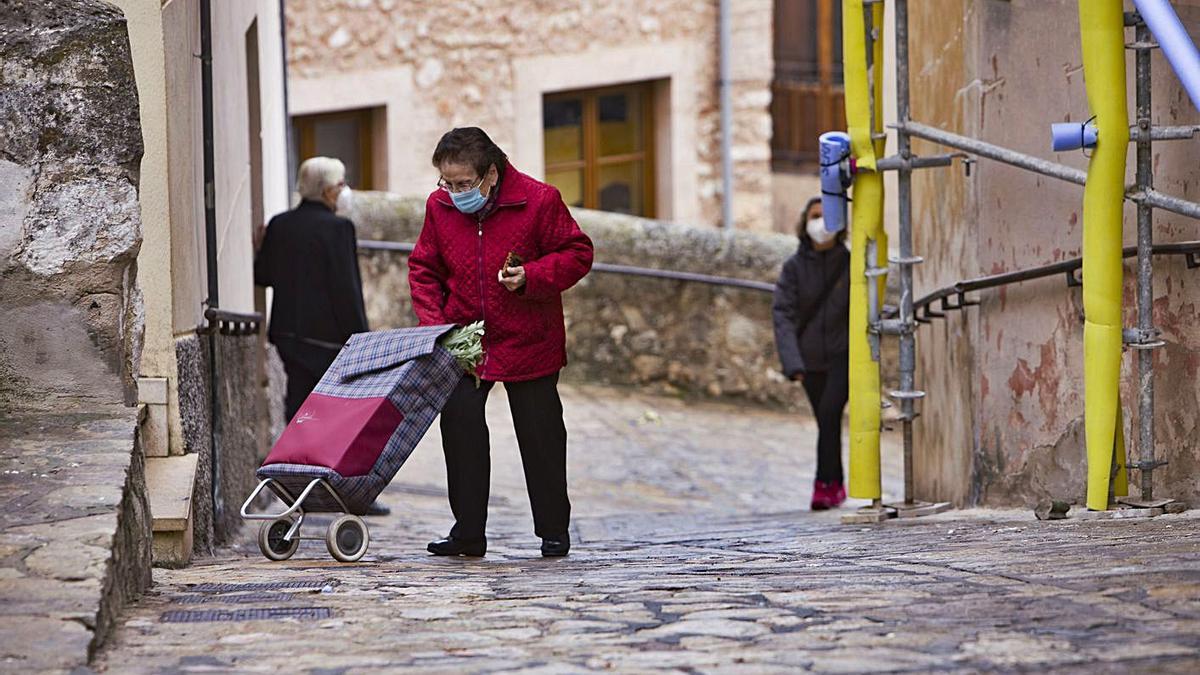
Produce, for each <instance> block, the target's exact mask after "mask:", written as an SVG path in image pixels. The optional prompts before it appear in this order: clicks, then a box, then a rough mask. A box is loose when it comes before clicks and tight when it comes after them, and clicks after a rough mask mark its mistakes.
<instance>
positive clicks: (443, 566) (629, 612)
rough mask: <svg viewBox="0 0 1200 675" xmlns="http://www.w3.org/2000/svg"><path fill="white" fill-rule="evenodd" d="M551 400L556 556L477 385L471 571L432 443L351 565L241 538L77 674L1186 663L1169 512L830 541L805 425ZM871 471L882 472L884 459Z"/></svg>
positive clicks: (1194, 620)
mask: <svg viewBox="0 0 1200 675" xmlns="http://www.w3.org/2000/svg"><path fill="white" fill-rule="evenodd" d="M564 398H565V404H566V408H567V423H568V428H569V430H570V432H571V447H570V462H571V464H570V476H571V485H572V499H573V503H574V514H575V515H574V526H573V531H572V536H573V538H574V540H575V542H574V547H573V549H572V551H571V555H570V556H569V557H568V558H565V559H558V560H546V559H542V558H541V557H539V555H538V548H537V547H538V543H539V542H538V540H537V539H536V538H535V537H534V536H533V534H532V521H531V518H530V516H529V508H528V502H527V500H526V497H525V490H524V481H523V478H522V476H521V470H520V462H519V459H518V456H517V451H516V447H515V441H514V437H513V432H512V427H511V424H510V423H509V421H508V417H507V407H506V405H505V402H504V400H503V395H502V391H500V390H499V389H498V390H497V392H496V396H495V398H494V399H493V403H492V406H491V413H490V414H491V416H492V425H491V429H492V439H493V479H492V484H493V492H492V508H491V522H490V528H489V544H490V545H489V549H488V555H487V557H486V558H483V559H444V558H433V557H430V556H428V554H426V553H425V550H424V547H425V543H426V542H427V541H429V540H431V539H434V538H437V537H440V536H442V535H444V534H445V532H446V531H447V530H448V528H449V525H450V516H449V507H448V505H447V504H446V499H445V487H444V486H445V475H444V467H443V465H442V458H441V451H440V441H439V439H438V437H437V432H436V431H437V430H436V428H435V429H434V430H433V431H431V433H430V434H429V436H427V438H426V439H425V441H424V442H423V443H422V446H421V447H420V448H418V450H417V451H416V453H415V454H414V455H413V457H412V459H411V460H410V461H409V463H408V464H407V465H406V466H405V467H404V468H403V469H402V470H401V472H400V474H399V475H398V476H397V478H396V480H395V482H394V483H393V484H392V486H391V487H390V488H389V489H388V491H387V492H385V493H384V500H385V501H386V502H387V503H388V504H389V505H390V506H391V507H392V508H393V514H392V515H391V516H390V517H387V518H376V519H371V521H370V524H371V526H372V531H371V535H372V544H371V550H370V551H369V552H368V554H367V557H366V558H365V559H364V561H363V562H361V563H358V564H350V565H347V564H339V563H336V562H334V561H332V560H331V559H330V558H329V556H328V554H327V553H326V551H325V548H324V546H323V545H322V544H321V543H319V542H305V543H304V545H303V546H302V547H301V549H300V551H299V553H297V555H296V557H294V558H293V559H291V560H289V561H287V562H284V563H272V562H268V561H267V560H265V559H264V558H262V556H261V555H260V554H259V553H258V550H257V547H256V545H255V544H254V543H253V540H252V539H253V538H252V532H251V530H250V529H249V528H247V529H246V531H245V533H244V534H243V536H242V537H241V538H240V540H239V541H238V542H237V543H236V545H235V546H234V547H233V548H231V549H226V550H220V551H217V552H216V555H215V556H214V557H212V558H209V559H203V560H200V561H198V562H196V563H195V564H193V565H192V566H191V567H189V568H186V569H181V570H164V569H157V570H155V572H154V578H155V587H154V588H153V589H152V590H151V591H150V592H149V593H148V594H147V595H146V596H145V597H144V598H143V599H142V600H141V601H140V603H139V604H137V605H136V606H134V607H132V608H130V609H129V610H128V611H127V612H126V613H125V614H124V615H123V616H122V617H121V619H120V621H119V627H118V629H117V632H116V635H115V636H114V638H113V639H112V640H111V641H110V643H109V645H108V647H107V648H106V649H105V650H104V651H103V652H102V653H101V654H99V655H98V657H97V659H96V662H95V667H96V668H98V669H100V670H106V669H107V670H108V671H110V672H150V671H153V672H212V671H233V670H236V671H239V672H258V671H261V672H312V673H340V672H349V673H353V672H363V671H366V670H376V669H377V670H402V669H412V670H413V671H416V672H444V673H458V672H470V671H507V670H513V671H522V672H547V673H550V672H553V673H564V672H591V671H615V672H648V671H674V672H753V673H760V672H795V671H799V670H813V671H824V672H854V671H872V672H879V671H929V670H949V671H979V670H992V669H1000V670H1042V669H1055V670H1059V671H1065V672H1080V673H1082V672H1088V673H1094V672H1104V671H1118V670H1120V671H1123V672H1129V671H1133V672H1179V673H1185V672H1189V673H1190V672H1197V670H1200V519H1197V518H1194V517H1191V516H1190V515H1189V514H1183V515H1179V516H1163V517H1160V518H1157V519H1153V520H1148V521H1115V522H1114V521H1108V522H1098V521H1074V520H1068V521H1058V522H1038V521H1036V520H1034V519H1033V516H1032V513H1031V511H1029V510H1022V511H1019V512H1018V511H986V512H985V511H965V512H964V511H951V512H949V513H946V514H942V515H939V516H935V517H932V518H929V519H925V520H921V521H920V522H891V523H887V524H884V525H878V526H843V525H841V524H840V523H839V520H838V515H839V514H838V513H824V514H813V513H810V512H808V511H807V504H808V498H809V490H810V488H811V483H812V464H813V457H812V455H813V451H812V449H811V448H812V443H813V439H814V436H815V426H814V425H813V424H812V423H811V422H810V421H809V420H807V419H804V418H800V417H797V416H791V415H785V414H782V413H773V412H767V411H762V410H757V409H740V408H735V407H731V406H725V405H716V404H693V405H685V404H683V403H681V402H678V401H674V400H670V399H657V398H648V397H645V396H642V395H639V394H636V393H632V392H628V391H617V390H608V389H593V388H579V387H570V388H564ZM886 455H887V456H886V458H885V463H884V471H885V475H886V476H888V477H889V479H891V480H893V481H895V480H896V479H897V478H899V476H900V471H899V466H898V464H897V462H896V459H897V458H896V452H895V448H894V447H889V448H887V449H886ZM886 487H887V488H888V491H889V492H890V493H891V494H892V495H896V488H897V485H896V484H895V483H891V484H889V485H887V486H886ZM843 512H845V511H844V510H843ZM307 532H308V533H309V534H317V533H318V532H323V529H319V528H317V527H313V528H312V529H310V530H307ZM277 582H290V584H288V587H287V588H282V589H280V588H273V587H271V586H270V584H274V583H277ZM258 610H266V611H258ZM256 614H257V615H259V616H265V617H270V618H261V619H260V618H256V617H255V615H256ZM272 614H274V616H272ZM289 614H291V615H292V616H288V615H289Z"/></svg>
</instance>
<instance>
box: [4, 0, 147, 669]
mask: <svg viewBox="0 0 1200 675" xmlns="http://www.w3.org/2000/svg"><path fill="white" fill-rule="evenodd" d="M137 101H138V99H137V90H136V88H135V86H134V76H133V66H132V62H131V58H130V48H129V40H128V37H127V33H126V25H125V20H124V18H123V17H122V15H121V13H120V12H119V11H117V10H115V9H114V8H113V7H112V6H111V5H109V4H108V3H106V2H102V1H100V0H9V1H7V2H4V3H2V7H0V457H2V458H3V465H4V469H5V471H4V474H5V476H4V480H3V481H0V514H2V516H0V530H2V531H3V538H4V545H3V546H0V568H3V569H0V572H3V573H2V574H0V586H2V588H0V597H2V598H3V600H0V604H2V605H3V608H4V609H3V614H4V621H2V622H0V623H2V624H3V626H2V627H0V628H2V630H0V633H2V636H0V649H2V653H0V662H2V663H3V664H4V668H5V669H8V668H12V669H15V670H20V671H22V672H67V671H71V672H75V671H82V670H87V662H88V659H89V657H90V655H91V654H93V653H94V651H95V650H96V649H97V648H98V647H100V646H101V645H102V644H103V642H104V640H105V639H106V638H107V637H108V635H109V633H110V632H111V630H112V628H113V625H114V623H115V621H116V617H117V615H118V613H119V612H120V611H121V609H122V607H123V606H124V605H125V604H126V603H127V602H129V601H131V600H133V599H134V598H136V597H137V595H138V594H139V593H141V592H142V590H144V589H145V588H147V587H148V586H149V585H150V582H151V577H150V556H151V554H150V548H151V547H150V540H151V523H150V513H149V505H148V500H147V495H146V485H145V472H144V463H143V454H142V448H141V445H140V443H139V439H138V430H137V429H138V411H137V410H136V409H134V408H132V407H129V406H128V405H127V404H132V403H133V401H134V400H135V395H136V389H135V385H134V374H135V373H136V372H137V367H138V361H139V356H140V355H139V351H140V345H141V327H142V309H141V300H140V297H139V295H138V291H137V287H136V258H137V253H138V247H139V246H140V244H141V221H140V217H139V210H138V164H139V160H140V158H141V154H142V139H141V132H140V127H139V119H138V105H137Z"/></svg>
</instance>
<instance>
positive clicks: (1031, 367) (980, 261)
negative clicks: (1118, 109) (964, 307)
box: [913, 0, 1200, 505]
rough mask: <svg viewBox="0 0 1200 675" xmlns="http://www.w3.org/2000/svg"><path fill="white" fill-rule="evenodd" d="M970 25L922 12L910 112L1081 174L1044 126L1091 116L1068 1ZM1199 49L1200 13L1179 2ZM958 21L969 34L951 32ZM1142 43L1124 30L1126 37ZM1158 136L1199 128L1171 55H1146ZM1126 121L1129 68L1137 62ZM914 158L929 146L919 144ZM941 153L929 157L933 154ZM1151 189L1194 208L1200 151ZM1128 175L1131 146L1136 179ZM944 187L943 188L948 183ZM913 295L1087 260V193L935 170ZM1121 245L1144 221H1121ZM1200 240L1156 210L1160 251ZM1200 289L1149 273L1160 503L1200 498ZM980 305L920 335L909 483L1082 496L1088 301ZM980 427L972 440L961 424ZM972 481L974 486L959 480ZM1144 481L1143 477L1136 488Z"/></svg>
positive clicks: (1186, 148) (1170, 266)
mask: <svg viewBox="0 0 1200 675" xmlns="http://www.w3.org/2000/svg"><path fill="white" fill-rule="evenodd" d="M959 4H961V5H962V9H963V11H962V12H950V11H945V8H944V7H943V6H942V4H941V3H938V6H937V8H936V11H935V8H933V7H931V6H929V5H926V4H923V3H921V4H914V5H913V9H914V14H915V16H914V30H913V40H914V49H913V53H914V65H913V76H914V77H913V83H914V84H913V95H914V115H915V117H916V118H917V119H920V120H921V121H925V122H928V123H932V124H935V125H937V126H941V127H944V128H947V129H950V130H954V131H958V132H960V133H964V134H966V135H968V136H975V137H978V138H981V139H983V140H986V141H988V142H991V143H996V144H998V145H1002V146H1005V147H1009V148H1012V149H1014V150H1018V151H1021V152H1025V153H1028V154H1032V155H1035V156H1039V157H1045V158H1047V159H1051V160H1053V161H1056V162H1060V163H1062V164H1066V165H1069V166H1075V167H1078V168H1081V169H1086V166H1087V160H1086V158H1085V157H1083V155H1082V154H1081V153H1079V152H1071V153H1053V152H1051V151H1050V149H1049V147H1048V144H1049V143H1048V140H1049V135H1048V131H1049V124H1050V123H1052V122H1060V121H1076V122H1081V121H1084V120H1086V119H1087V118H1088V117H1090V115H1091V113H1090V112H1088V107H1087V101H1086V91H1085V89H1084V82H1083V72H1082V66H1081V57H1080V48H1079V29H1078V15H1077V12H1078V10H1077V6H1076V3H1074V2H1069V1H1067V0H1055V1H1053V2H1047V1H1033V0H1014V1H1013V2H994V1H992V0H964V1H963V2H961V3H959ZM1175 4H1177V5H1178V6H1179V7H1178V11H1180V14H1181V16H1182V17H1183V18H1184V21H1185V23H1186V24H1187V25H1188V27H1189V29H1190V30H1191V32H1192V33H1193V35H1195V34H1197V32H1198V31H1197V29H1198V28H1200V3H1198V2H1186V3H1175ZM960 16H961V17H965V18H963V19H961V20H960V19H959V18H958V17H960ZM1128 35H1129V36H1130V37H1131V38H1132V31H1130V32H1129V33H1128ZM1153 70H1154V77H1155V85H1154V94H1153V98H1154V102H1155V103H1154V120H1153V121H1154V123H1155V124H1196V123H1198V122H1200V114H1197V112H1196V111H1195V110H1194V109H1193V108H1192V107H1191V104H1190V103H1189V102H1188V101H1187V99H1186V97H1185V96H1184V95H1183V93H1182V90H1181V88H1180V87H1179V85H1178V82H1177V80H1176V78H1175V76H1174V74H1173V73H1172V72H1171V70H1170V67H1169V65H1168V64H1167V63H1166V61H1165V59H1163V57H1162V55H1161V54H1159V53H1157V52H1156V53H1155V54H1154V56H1153ZM1128 72H1129V92H1130V93H1129V100H1130V114H1131V116H1132V115H1133V87H1134V80H1133V56H1132V53H1130V54H1129V55H1128ZM918 147H921V146H918ZM930 150H932V148H928V149H924V150H922V151H930ZM1154 166H1155V179H1156V187H1158V188H1159V189H1160V190H1163V191H1164V192H1168V193H1170V194H1175V195H1178V196H1181V197H1184V198H1188V199H1192V200H1196V199H1197V198H1200V185H1198V181H1200V169H1198V168H1197V166H1196V163H1195V144H1194V142H1184V143H1176V144H1165V143H1163V144H1158V145H1156V151H1155V159H1154ZM1133 176H1134V148H1133V146H1132V145H1131V146H1130V152H1129V172H1128V180H1129V181H1130V182H1132V180H1133ZM947 177H949V178H950V180H949V181H948V182H947V181H946V180H945V179H946V178H947ZM915 191H916V195H915V200H914V202H915V204H916V213H917V215H916V218H915V222H916V224H917V228H918V229H917V237H916V241H917V244H916V245H917V252H918V253H919V254H921V255H924V256H925V257H926V260H929V261H930V262H928V263H926V265H924V266H923V267H922V268H920V269H919V272H918V282H917V287H918V289H919V292H924V291H928V290H932V289H933V288H935V287H940V286H944V285H946V284H949V283H952V282H953V281H955V280H956V279H961V278H969V277H975V276H981V275H984V274H994V273H999V272H1006V271H1014V270H1019V269H1025V268H1029V267H1034V266H1037V265H1042V264H1047V263H1051V262H1055V261H1059V260H1063V259H1066V258H1071V257H1075V256H1078V255H1079V254H1080V251H1081V239H1082V228H1083V222H1082V211H1081V201H1082V194H1083V192H1082V188H1080V187H1078V186H1075V185H1070V184H1066V183H1061V182H1058V181H1055V180H1053V179H1049V178H1044V177H1041V176H1038V175H1035V174H1032V173H1028V172H1024V171H1021V170H1018V169H1015V168H1010V167H1007V166H1004V165H1000V164H997V163H994V162H989V161H987V160H982V161H981V162H980V164H979V165H978V166H977V168H976V171H975V172H974V173H973V175H972V177H971V178H969V179H964V178H962V176H961V174H960V173H957V172H955V173H954V174H953V175H948V174H945V173H936V174H935V173H934V172H928V173H926V174H923V175H921V176H919V177H918V179H917V180H916V181H915ZM1125 215H1126V218H1125V243H1126V245H1132V244H1133V243H1135V241H1136V215H1135V209H1134V208H1133V206H1132V205H1131V204H1127V206H1126V211H1125ZM1197 238H1200V224H1197V223H1196V222H1194V221H1188V220H1187V219H1184V218H1179V217H1174V216H1170V215H1169V214H1164V213H1161V212H1158V213H1156V214H1155V240H1156V241H1159V242H1165V241H1181V240H1188V239H1197ZM1125 279H1126V283H1125V323H1126V325H1133V324H1134V323H1135V321H1136V312H1135V288H1136V286H1135V272H1134V267H1133V264H1132V262H1130V263H1128V264H1127V265H1126V266H1125ZM1198 284H1200V280H1198V279H1197V278H1196V277H1195V272H1192V271H1188V270H1186V269H1185V267H1184V264H1183V261H1182V260H1173V259H1168V258H1159V259H1156V261H1155V296H1156V299H1155V322H1156V324H1157V325H1159V326H1160V327H1161V328H1162V329H1163V331H1164V339H1166V340H1167V342H1168V345H1167V347H1166V348H1165V349H1163V350H1160V351H1158V352H1156V354H1155V368H1156V380H1155V381H1156V385H1157V391H1158V395H1157V408H1156V434H1157V439H1158V447H1159V448H1160V453H1165V455H1166V457H1165V458H1166V459H1168V460H1169V461H1170V462H1171V464H1170V465H1169V466H1168V467H1166V468H1165V469H1164V470H1160V471H1157V472H1156V473H1155V480H1156V491H1157V492H1156V494H1163V495H1165V496H1171V497H1175V498H1181V499H1192V500H1194V499H1195V498H1196V497H1198V496H1200V484H1198V483H1197V481H1196V479H1195V478H1193V476H1194V475H1196V469H1197V468H1198V466H1197V464H1198V461H1200V443H1197V431H1196V422H1197V403H1198V401H1197V394H1196V384H1195V383H1196V375H1197V374H1198V373H1197V371H1198V369H1200V331H1197V327H1198V320H1200V316H1197V312H1196V304H1197V301H1198V300H1200V293H1198ZM979 295H980V300H982V303H983V304H982V305H981V306H980V307H978V308H975V309H972V310H969V311H968V312H966V313H965V314H963V313H955V314H951V315H950V316H949V317H948V320H946V321H939V322H937V323H935V324H933V325H932V326H927V327H924V328H922V330H921V332H920V334H919V337H918V340H919V347H918V349H919V350H920V353H921V356H920V359H919V373H918V377H919V381H920V382H921V384H922V385H923V387H924V388H925V389H926V390H927V391H928V392H929V398H928V399H927V400H926V402H925V403H924V404H923V406H922V408H923V417H922V419H921V420H919V421H918V423H917V449H918V453H919V457H918V463H917V469H918V473H917V477H918V478H917V486H918V490H919V491H920V492H921V496H923V497H926V498H947V499H953V500H954V501H956V502H958V503H985V504H994V505H1026V504H1029V503H1031V502H1032V501H1034V500H1036V499H1037V498H1040V497H1043V496H1055V497H1060V498H1062V497H1065V498H1072V499H1073V498H1079V497H1081V496H1082V494H1083V492H1084V489H1085V485H1084V476H1085V471H1086V465H1085V460H1084V457H1085V454H1084V446H1083V435H1082V422H1083V372H1084V364H1083V343H1082V333H1083V329H1082V310H1083V308H1082V299H1081V294H1080V290H1079V289H1078V288H1067V287H1066V285H1065V284H1064V282H1063V280H1062V279H1061V278H1051V279H1044V280H1041V281H1033V282H1026V283H1023V284H1018V285H1013V286H1008V287H1006V288H1002V289H997V290H994V291H985V292H983V293H981V294H979ZM1134 361H1135V357H1133V355H1132V353H1129V352H1127V353H1126V356H1125V361H1124V368H1123V373H1124V380H1123V386H1122V402H1123V405H1124V409H1125V411H1126V432H1127V433H1126V439H1127V441H1128V444H1129V447H1130V450H1131V455H1132V456H1133V457H1135V458H1136V456H1137V455H1136V443H1135V436H1134V435H1133V434H1131V433H1130V432H1129V430H1130V429H1132V428H1135V427H1133V424H1134V423H1135V417H1136V415H1135V412H1136V399H1135V394H1136V392H1135V389H1134V386H1133V374H1134V371H1135V368H1134ZM968 421H969V422H970V426H969V427H968V429H970V431H969V432H965V431H964V426H966V423H967V422H968ZM964 479H965V480H964ZM1136 479H1137V475H1136V473H1135V474H1134V476H1133V480H1136Z"/></svg>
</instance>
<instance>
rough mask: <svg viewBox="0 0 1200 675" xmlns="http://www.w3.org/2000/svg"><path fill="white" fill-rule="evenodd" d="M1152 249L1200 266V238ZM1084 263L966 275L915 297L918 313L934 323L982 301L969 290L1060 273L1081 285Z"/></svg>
mask: <svg viewBox="0 0 1200 675" xmlns="http://www.w3.org/2000/svg"><path fill="white" fill-rule="evenodd" d="M1137 253H1138V249H1137V247H1136V246H1126V247H1125V249H1124V257H1126V258H1134V257H1137ZM1152 253H1153V255H1156V256H1171V255H1181V256H1184V257H1185V259H1186V261H1187V262H1186V264H1187V267H1188V269H1196V268H1198V267H1200V240H1198V241H1181V242H1176V243H1173V244H1155V245H1154V246H1153V247H1152ZM1081 267H1083V258H1071V259H1069V260H1063V261H1060V262H1056V263H1050V264H1048V265H1040V266H1038V267H1031V268H1029V269H1024V270H1016V271H1013V272H1003V273H1001V274H989V275H987V276H983V277H976V278H974V279H964V280H962V281H958V282H955V283H953V284H951V285H949V286H945V287H943V288H939V289H937V290H936V291H933V292H932V293H927V294H926V295H923V296H921V297H920V298H918V299H917V300H915V301H913V311H914V315H915V318H916V320H917V321H918V322H919V323H932V322H933V320H934V319H941V318H943V317H945V316H946V314H945V313H946V312H948V311H953V310H961V309H963V308H964V307H971V306H974V305H978V304H979V302H978V301H977V300H974V299H970V298H968V297H967V293H971V292H974V291H982V290H986V289H990V288H998V287H1000V286H1007V285H1009V284H1016V283H1020V282H1022V281H1032V280H1034V279H1045V278H1047V277H1054V276H1058V275H1060V274H1065V275H1066V276H1067V285H1068V286H1079V285H1081V281H1080V279H1079V277H1077V276H1076V275H1075V272H1076V271H1077V270H1079V268H1081ZM935 303H937V305H938V306H937V308H936V309H935V308H934V304H935ZM898 313H899V309H898V308H895V307H890V308H888V309H887V310H885V311H884V313H883V317H884V318H885V319H892V318H895V317H896V316H897V314H898Z"/></svg>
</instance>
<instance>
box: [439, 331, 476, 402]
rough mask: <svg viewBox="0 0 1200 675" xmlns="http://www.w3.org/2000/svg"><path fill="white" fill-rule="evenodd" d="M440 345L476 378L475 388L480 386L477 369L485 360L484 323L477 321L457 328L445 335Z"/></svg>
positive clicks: (460, 366)
mask: <svg viewBox="0 0 1200 675" xmlns="http://www.w3.org/2000/svg"><path fill="white" fill-rule="evenodd" d="M438 343H439V344H441V345H442V347H444V348H445V349H446V351H448V352H450V354H451V356H453V357H454V360H456V361H458V367H459V368H462V369H463V370H464V371H465V372H467V373H469V374H471V375H474V376H475V386H479V375H477V374H476V372H475V369H476V368H477V367H478V366H479V362H480V361H481V360H482V359H483V322H482V321H476V322H475V323H472V324H468V325H466V326H462V327H460V328H455V329H454V330H452V331H450V332H449V333H446V334H445V335H443V336H442V339H441V340H439V341H438Z"/></svg>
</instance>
